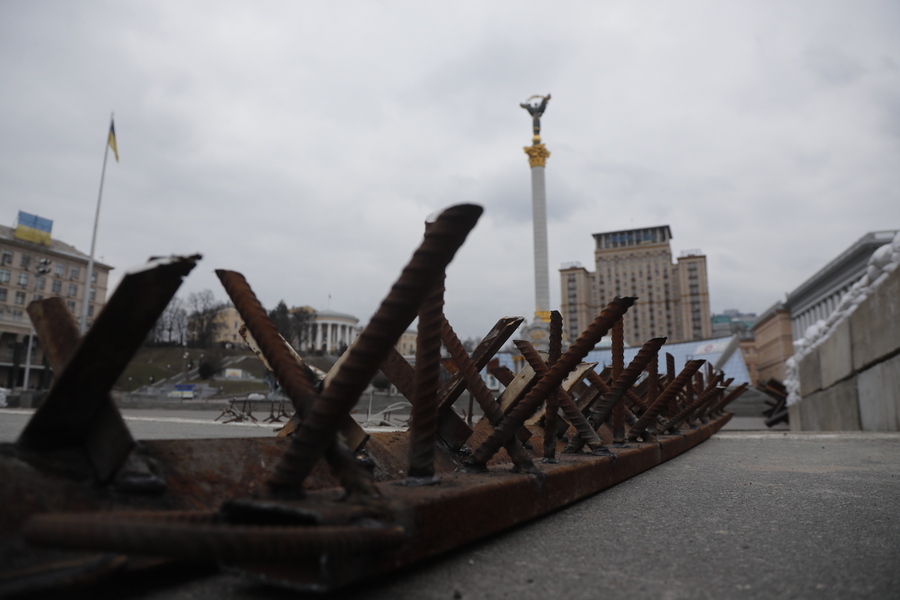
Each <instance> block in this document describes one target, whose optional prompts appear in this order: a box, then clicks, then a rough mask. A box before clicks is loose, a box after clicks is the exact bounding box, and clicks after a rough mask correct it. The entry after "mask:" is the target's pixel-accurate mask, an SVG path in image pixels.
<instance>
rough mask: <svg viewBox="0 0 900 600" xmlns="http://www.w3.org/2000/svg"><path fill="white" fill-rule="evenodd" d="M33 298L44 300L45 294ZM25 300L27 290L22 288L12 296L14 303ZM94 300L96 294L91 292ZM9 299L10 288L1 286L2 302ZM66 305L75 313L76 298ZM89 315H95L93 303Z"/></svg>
mask: <svg viewBox="0 0 900 600" xmlns="http://www.w3.org/2000/svg"><path fill="white" fill-rule="evenodd" d="M92 291H93V290H92ZM31 299H32V300H33V301H35V302H36V301H38V300H43V299H44V296H43V294H35V295H34V296H32V298H31ZM25 300H26V294H25V292H23V291H20V290H16V291H15V293H14V294H13V296H12V301H13V303H14V304H19V305H24V304H25ZM93 300H94V296H93V294H91V301H93ZM8 301H9V290H7V289H6V288H0V302H8ZM66 306H68V307H69V310H70V311H72V312H73V313H74V312H75V301H74V300H69V301H67V302H66ZM88 316H89V317H92V316H94V305H93V304H89V305H88Z"/></svg>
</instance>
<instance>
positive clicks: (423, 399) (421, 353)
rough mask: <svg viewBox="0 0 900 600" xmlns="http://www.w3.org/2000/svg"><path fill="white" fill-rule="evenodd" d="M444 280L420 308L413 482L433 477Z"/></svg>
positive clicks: (412, 432)
mask: <svg viewBox="0 0 900 600" xmlns="http://www.w3.org/2000/svg"><path fill="white" fill-rule="evenodd" d="M443 310H444V278H443V277H441V278H440V282H439V283H438V284H437V285H435V286H434V289H433V290H432V291H431V293H430V294H429V295H428V297H427V298H426V299H425V302H423V303H422V306H421V307H420V308H419V333H418V337H417V340H416V367H415V369H416V374H415V395H414V397H413V402H412V411H411V414H410V427H409V470H408V471H407V473H408V474H409V477H410V478H412V479H413V480H415V479H432V478H433V477H434V445H435V443H436V442H437V430H438V408H439V404H438V397H437V393H438V388H439V387H440V375H441V326H442V325H443V322H444V312H443Z"/></svg>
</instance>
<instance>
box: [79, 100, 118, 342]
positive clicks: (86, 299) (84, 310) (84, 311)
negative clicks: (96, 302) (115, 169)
mask: <svg viewBox="0 0 900 600" xmlns="http://www.w3.org/2000/svg"><path fill="white" fill-rule="evenodd" d="M114 115H115V113H110V114H109V126H110V129H112V124H113V116H114ZM105 146H106V149H105V150H104V151H103V170H102V171H101V172H100V192H99V193H98V194H97V211H96V212H95V213H94V233H93V235H92V236H91V255H90V257H89V258H88V266H87V274H86V277H85V280H84V295H83V299H82V302H81V334H82V335H84V334H85V333H86V332H87V317H88V304H89V303H90V299H91V294H90V291H91V276H92V274H93V271H94V248H95V247H96V245H97V224H98V223H99V222H100V201H101V200H102V199H103V180H104V179H106V159H107V158H109V132H108V131H107V132H106V145H105Z"/></svg>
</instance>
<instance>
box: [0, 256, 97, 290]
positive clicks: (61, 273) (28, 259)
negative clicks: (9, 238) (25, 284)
mask: <svg viewBox="0 0 900 600" xmlns="http://www.w3.org/2000/svg"><path fill="white" fill-rule="evenodd" d="M33 260H34V257H33V256H31V255H30V254H25V253H21V254H20V255H19V267H20V268H22V269H26V270H27V269H28V268H29V267H30V266H31V263H32V261H33ZM44 260H48V259H44ZM38 263H39V264H38V266H39V267H40V262H39V261H38ZM12 264H13V252H12V250H4V251H3V254H2V255H0V265H3V266H6V265H12ZM48 264H49V262H48ZM39 270H40V269H39ZM2 271H6V272H7V273H9V271H8V270H7V269H0V272H2ZM67 273H68V275H69V279H72V280H73V281H77V280H78V279H80V278H81V267H79V266H74V265H66V264H64V263H61V262H56V263H54V264H53V274H54V275H55V276H56V277H65V276H66V274H67ZM96 282H97V271H96V270H95V271H93V272H92V273H91V283H96Z"/></svg>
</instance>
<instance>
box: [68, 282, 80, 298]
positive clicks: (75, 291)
mask: <svg viewBox="0 0 900 600" xmlns="http://www.w3.org/2000/svg"><path fill="white" fill-rule="evenodd" d="M77 294H78V285H77V284H75V283H70V284H69V293H68V296H69V297H70V298H71V297H73V296H76V295H77Z"/></svg>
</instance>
